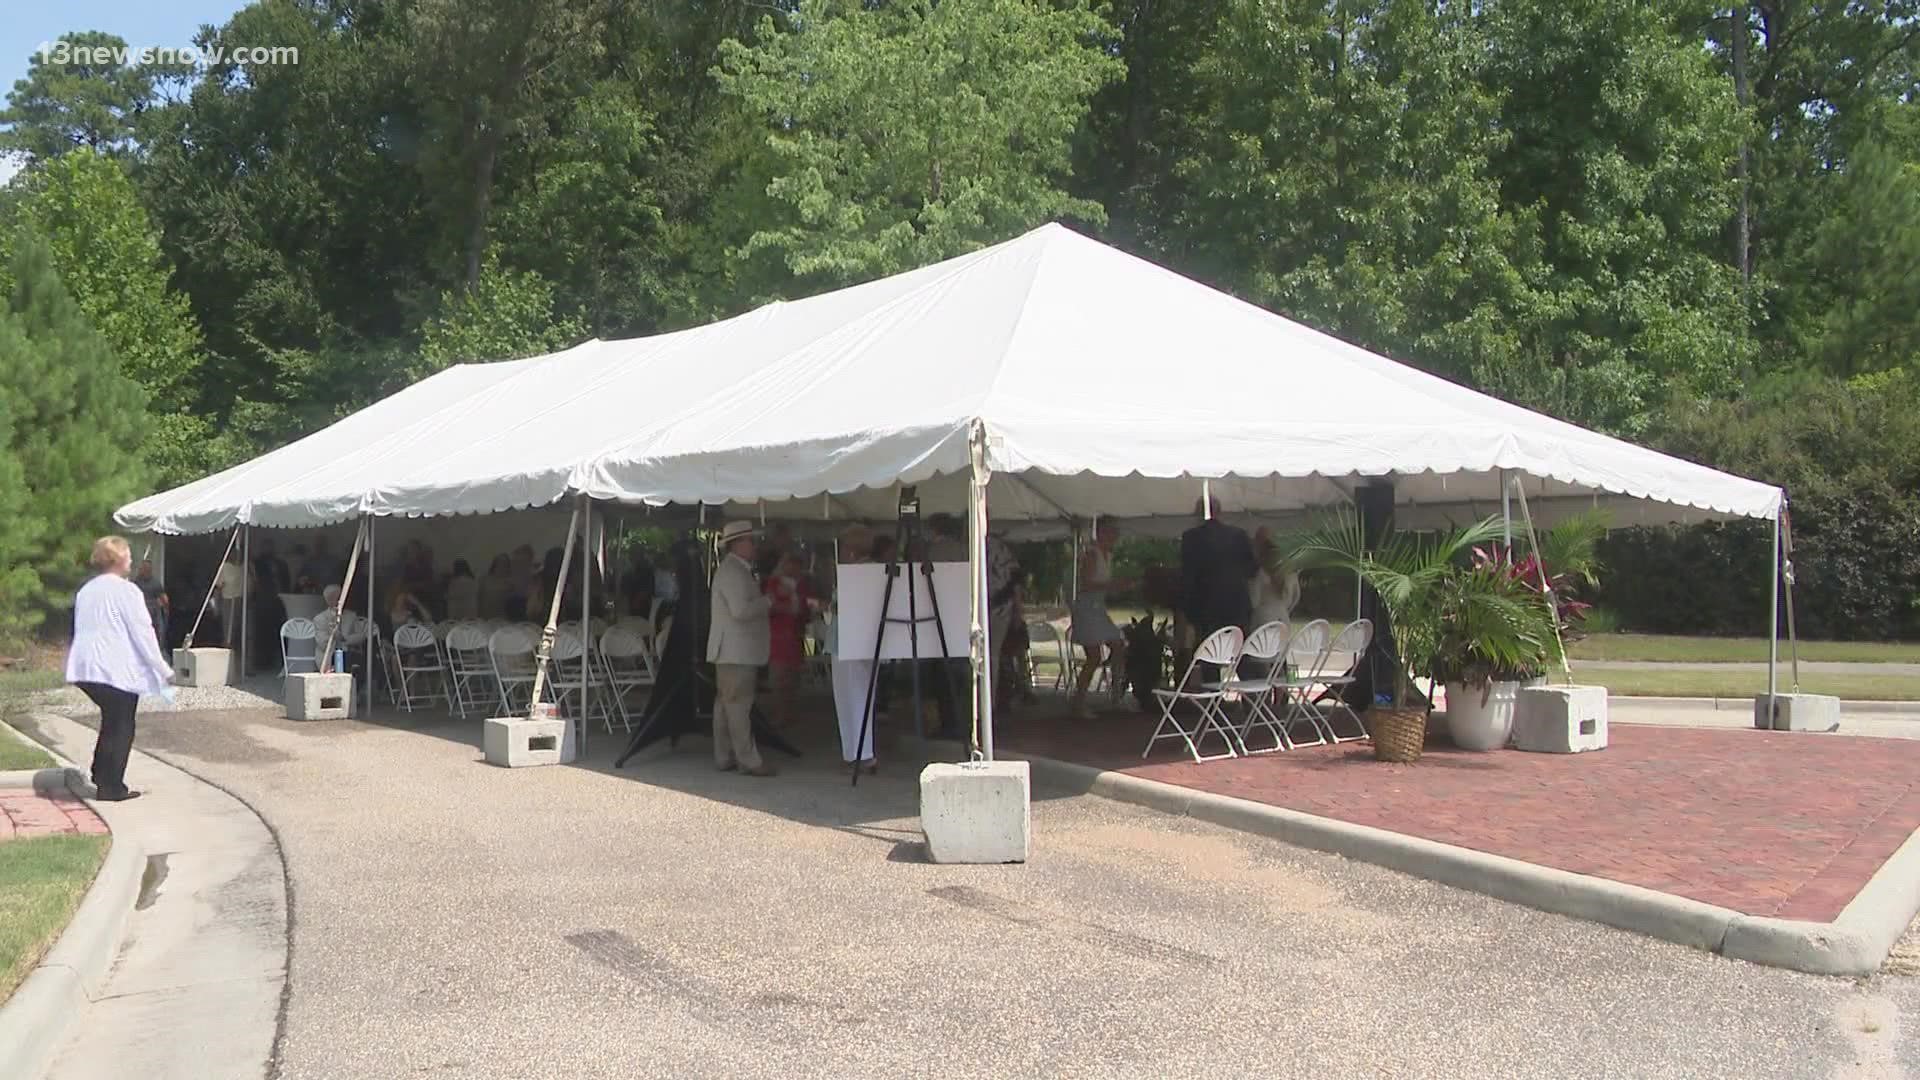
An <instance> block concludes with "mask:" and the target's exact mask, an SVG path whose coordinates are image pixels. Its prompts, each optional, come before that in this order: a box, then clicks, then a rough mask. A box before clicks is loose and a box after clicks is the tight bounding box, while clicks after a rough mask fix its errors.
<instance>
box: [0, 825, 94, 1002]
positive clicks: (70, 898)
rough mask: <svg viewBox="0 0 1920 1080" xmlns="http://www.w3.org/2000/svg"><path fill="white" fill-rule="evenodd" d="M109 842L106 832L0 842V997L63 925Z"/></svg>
mask: <svg viewBox="0 0 1920 1080" xmlns="http://www.w3.org/2000/svg"><path fill="white" fill-rule="evenodd" d="M108 842H109V841H108V838H107V837H105V836H30V837H25V838H22V839H17V840H8V841H5V842H4V843H0V1001H5V1000H6V999H7V998H8V997H10V996H12V994H13V991H14V988H15V987H17V986H19V985H20V983H21V981H22V980H24V979H25V978H26V977H27V975H28V973H29V972H31V971H32V970H33V968H34V965H35V964H38V963H39V962H40V958H41V957H42V956H45V955H46V952H47V949H48V947H49V946H51V945H52V944H53V942H54V939H56V938H58V937H59V936H60V931H61V930H63V929H65V928H66V925H67V920H68V919H71V918H72V917H73V909H74V908H76V907H78V906H79V905H80V898H81V897H82V896H85V895H86V893H87V886H88V885H90V884H92V883H93V875H94V874H95V872H97V871H98V870H99V869H100V860H102V859H104V858H105V857H106V854H107V844H108Z"/></svg>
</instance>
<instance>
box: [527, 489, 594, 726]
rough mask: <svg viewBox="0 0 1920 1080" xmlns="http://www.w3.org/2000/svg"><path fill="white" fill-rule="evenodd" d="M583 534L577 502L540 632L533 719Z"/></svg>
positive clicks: (529, 708)
mask: <svg viewBox="0 0 1920 1080" xmlns="http://www.w3.org/2000/svg"><path fill="white" fill-rule="evenodd" d="M582 498H585V496H582ZM579 534H580V504H579V503H575V504H574V505H573V516H571V517H569V518H568V519H567V546H566V547H564V548H561V549H560V573H559V575H558V576H557V577H556V578H555V579H554V582H553V596H551V597H549V598H548V600H547V624H546V625H545V626H544V627H542V628H541V629H540V647H539V649H538V650H537V651H536V652H535V653H534V654H533V694H532V695H531V696H530V697H528V699H527V701H528V705H527V719H529V720H531V719H533V718H534V712H535V710H536V709H538V708H539V707H540V693H541V691H543V690H545V689H546V686H547V665H548V664H549V663H551V662H552V660H553V632H554V628H555V627H556V626H558V625H559V623H560V596H561V594H562V593H564V592H566V591H567V590H566V584H567V571H568V570H570V569H572V565H571V564H572V562H573V540H574V537H576V536H578V535H579ZM582 696H583V697H584V695H582ZM583 726H584V725H583Z"/></svg>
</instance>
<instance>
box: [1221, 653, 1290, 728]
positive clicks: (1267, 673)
mask: <svg viewBox="0 0 1920 1080" xmlns="http://www.w3.org/2000/svg"><path fill="white" fill-rule="evenodd" d="M1292 634H1293V630H1292V628H1291V627H1289V626H1288V625H1287V624H1286V623H1284V622H1280V621H1277V620H1276V621H1274V622H1270V623H1266V624H1265V625H1262V626H1259V627H1256V628H1255V629H1254V631H1253V633H1251V634H1248V635H1247V640H1246V643H1245V644H1244V645H1242V646H1241V647H1240V663H1239V665H1238V668H1239V669H1240V670H1245V669H1247V668H1249V667H1255V666H1257V667H1260V668H1261V669H1262V670H1261V673H1260V674H1257V675H1256V674H1249V675H1240V674H1233V675H1230V676H1229V677H1228V678H1227V680H1226V681H1225V683H1224V684H1223V687H1222V688H1223V689H1225V690H1226V691H1227V693H1228V694H1229V695H1238V696H1239V697H1240V699H1241V700H1242V701H1244V702H1246V706H1247V715H1246V719H1245V720H1243V721H1242V722H1241V724H1240V728H1239V730H1238V731H1237V732H1236V733H1235V737H1236V738H1238V739H1239V740H1240V750H1241V752H1242V753H1246V754H1269V753H1272V752H1274V751H1275V750H1291V749H1293V744H1292V743H1291V742H1289V741H1288V740H1287V728H1286V725H1285V724H1284V723H1282V722H1281V720H1280V717H1279V714H1277V713H1275V712H1274V711H1273V703H1274V701H1275V699H1276V698H1277V697H1280V696H1282V695H1283V694H1284V691H1283V690H1282V688H1281V681H1282V673H1283V665H1284V663H1285V661H1286V656H1287V639H1288V638H1290V637H1291V636H1292ZM1256 727H1263V728H1266V729H1267V733H1268V734H1270V735H1272V736H1273V745H1272V746H1262V747H1261V748H1260V749H1258V750H1255V749H1254V748H1253V746H1252V744H1251V743H1249V742H1248V741H1247V736H1248V735H1250V734H1252V732H1253V729H1254V728H1256Z"/></svg>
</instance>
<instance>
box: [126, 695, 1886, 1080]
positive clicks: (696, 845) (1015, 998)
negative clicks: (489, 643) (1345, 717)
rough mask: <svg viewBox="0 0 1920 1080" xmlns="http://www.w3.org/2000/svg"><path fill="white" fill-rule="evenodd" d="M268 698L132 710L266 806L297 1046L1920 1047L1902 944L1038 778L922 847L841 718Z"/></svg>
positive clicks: (165, 742)
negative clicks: (1820, 947) (1275, 831)
mask: <svg viewBox="0 0 1920 1080" xmlns="http://www.w3.org/2000/svg"><path fill="white" fill-rule="evenodd" d="M277 717H278V713H277V712H266V711H253V712H245V711H225V712H178V713H173V714H160V715H153V716H143V717H142V721H141V727H140V738H139V744H140V746H141V747H142V748H143V749H146V750H148V751H150V752H153V753H156V754H159V755H160V756H162V757H165V758H167V759H168V760H170V761H173V762H175V763H177V764H179V765H181V766H182V767H185V768H187V769H189V770H190V771H193V772H195V773H198V774H200V775H202V776H203V777H205V778H207V779H209V780H211V781H213V782H215V783H217V784H219V785H221V786H223V787H226V788H227V789H229V790H231V791H232V792H233V793H235V794H236V795H238V796H240V797H241V798H243V799H245V800H247V801H248V802H250V803H251V804H252V805H253V806H254V807H255V808H256V809H258V810H259V812H260V813H261V814H262V816H263V817H264V818H265V819H266V820H267V822H268V823H269V824H270V825H272V826H273V827H274V828H275V830H276V831H277V834H278V836H279V839H280V842H281V843H282V845H283V847H284V849H285V852H286V855H287V860H288V865H289V869H290V873H291V878H292V886H293V892H292V908H293V923H294V926H293V960H292V968H291V972H292V975H291V994H290V996H289V1000H288V1010H287V1015H286V1017H285V1020H284V1023H285V1031H284V1037H283V1039H282V1042H281V1045H280V1048H279V1063H278V1064H279V1073H278V1075H279V1076H281V1077H285V1078H289V1080H292V1078H321V1077H326V1078H333V1077H338V1078H343V1080H345V1078H354V1080H364V1078H376V1077H403V1076H406V1077H413V1076H449V1077H479V1078H491V1077H502V1078H505V1077H620V1078H627V1077H636V1076H673V1077H708V1076H711V1077H767V1078H774V1077H778V1078H791V1077H805V1076H836V1077H839V1076H889V1077H891V1076H938V1077H941V1078H943V1080H947V1078H960V1077H996V1078H1000V1077H1025V1076H1046V1077H1109V1076H1112V1077H1121V1076H1126V1077H1132V1076H1138V1077H1156V1078H1158V1077H1205V1078H1208V1080H1222V1078H1227V1077H1241V1076H1271V1077H1280V1076H1312V1077H1316V1078H1340V1077H1361V1076H1366V1077H1378V1076H1405V1077H1488V1076H1499V1077H1503V1078H1504V1077H1535V1076H1540V1077H1545V1076H1565V1077H1636V1078H1640V1077H1668V1076H1671V1077H1859V1078H1890V1077H1898V1076H1902V1075H1906V1073H1904V1072H1903V1071H1902V1070H1903V1069H1909V1070H1914V1071H1915V1072H1917V1073H1920V1065H1916V1064H1915V1063H1916V1062H1920V947H1916V946H1915V945H1914V944H1913V943H1909V945H1908V946H1907V947H1905V948H1904V949H1903V951H1902V952H1901V953H1900V954H1898V955H1896V957H1895V960H1894V961H1893V962H1892V963H1891V964H1890V968H1889V973H1887V974H1883V975H1881V976H1878V977H1876V978H1873V979H1868V980H1860V981H1849V980H1836V979H1824V978H1819V977H1815V976H1808V975H1800V974H1795V973H1791V972H1786V971H1779V970H1773V969H1767V968H1760V967H1754V966H1751V965H1747V964H1743V963H1739V962H1735V961H1728V960H1723V959H1721V958H1718V957H1714V956H1710V955H1707V954H1703V953H1698V952H1694V951H1691V950H1688V949H1685V948H1682V947H1679V946H1675V945H1669V944H1665V943H1662V942H1657V941H1653V940H1649V939H1645V938H1641V937H1639V936H1636V935H1633V934H1629V933H1625V932H1622V931H1616V930H1611V929H1607V928H1604V927H1601V926H1597V925H1594V924H1590V923H1584V922H1580V921H1577V920H1573V919H1568V918H1563V917H1559V916H1553V915H1547V914H1543V913H1539V912H1535V911H1531V910H1528V909H1524V908H1519V907H1514V906H1510V905H1506V904H1502V903H1500V902H1497V901H1494V900H1490V899H1487V898H1484V897H1480V896H1476V895H1473V894H1469V893H1464V892H1458V891H1455V890H1452V889H1448V888H1444V887H1441V886H1437V885H1433V884H1430V883H1427V882H1423V881H1418V880H1415V879H1412V878H1408V877H1404V876H1402V875H1399V874H1395V873H1392V872H1390V871H1387V870H1383V869H1380V868H1377V867H1372V866H1367V865H1362V864H1356V863H1351V862H1347V861H1345V860H1343V859H1340V858H1337V857H1334V856H1328V855H1322V854H1318V853H1314V852H1307V851H1302V850H1299V849H1295V848H1291V847H1288V846H1286V845H1284V844H1280V843H1277V842H1274V841H1269V840H1264V839H1261V838H1256V837H1251V836H1246V835H1243V834H1239V833H1235V832H1232V831H1229V830H1225V829H1220V828H1215V827H1212V826H1206V825H1202V824H1199V823H1196V822H1192V821H1189V820H1185V819H1179V818H1174V817H1170V816H1167V815H1163V814H1159V813H1155V812H1152V811H1148V810H1144V809H1140V808H1136V807H1130V806H1125V805H1121V804H1117V803H1112V802H1108V801H1105V800H1102V799H1099V798H1095V797H1091V796H1074V797H1065V796H1063V795H1061V793H1058V792H1053V791H1049V790H1047V789H1046V788H1045V787H1044V786H1043V787H1042V788H1041V789H1039V790H1038V791H1036V794H1035V802H1034V806H1033V827H1034V835H1035V842H1034V855H1033V861H1032V862H1031V863H1029V864H1027V865H1025V866H1019V867H941V866H933V865H929V864H927V863H925V862H923V861H922V858H921V854H920V849H919V844H918V831H917V822H916V820H915V818H914V814H915V808H916V804H917V784H916V779H915V778H916V776H917V767H916V766H915V764H914V763H911V762H906V761H902V760H900V759H899V758H898V757H895V758H893V759H891V760H888V759H886V757H885V751H884V749H883V772H882V774H881V775H880V776H879V777H877V778H874V779H871V780H863V781H862V783H861V785H860V787H859V788H858V789H857V790H850V789H849V788H848V787H847V784H846V781H845V778H844V777H843V776H842V775H840V774H839V773H838V771H837V770H833V769H830V768H829V767H828V766H829V763H830V759H832V758H834V757H836V756H837V755H834V754H833V753H831V751H827V750H815V751H812V752H810V753H809V755H808V758H807V759H806V760H804V761H802V762H798V763H794V762H787V761H784V760H781V761H780V764H781V765H782V767H783V769H784V771H783V772H782V774H781V775H780V776H779V777H778V778H775V779H772V780H754V779H750V778H746V777H741V776H738V775H734V774H718V773H715V772H714V771H713V769H712V766H711V763H710V760H709V757H708V749H707V743H706V741H705V740H703V739H702V740H692V741H690V742H689V743H688V744H687V745H686V746H684V747H682V748H681V749H680V750H679V751H678V752H669V751H668V750H667V749H666V748H665V747H664V746H661V747H656V748H654V749H652V750H650V751H648V752H647V753H645V754H643V755H642V756H641V757H640V758H639V759H637V761H636V762H635V763H634V764H633V765H631V766H630V767H629V769H627V770H626V771H624V772H622V773H617V774H616V773H613V772H612V771H611V770H610V769H609V768H608V767H607V765H606V764H605V761H604V759H601V760H600V761H599V763H598V764H592V765H589V766H587V767H574V768H545V769H526V770H506V769H498V768H493V767H490V766H487V765H485V764H484V763H482V762H481V761H480V755H479V753H478V751H477V750H476V748H475V743H476V742H477V735H478V724H477V722H467V723H463V724H455V723H445V722H427V721H423V720H412V719H396V720H390V721H385V722H382V723H374V724H368V723H362V722H357V721H349V722H338V723H327V724H306V725H295V724H292V723H289V722H287V721H285V720H282V719H278V718H277ZM611 741H612V740H610V739H608V738H607V737H605V736H601V737H600V738H599V739H598V741H597V743H596V751H597V753H604V752H606V751H609V750H610V749H612V748H611V747H610V746H609V745H608V744H609V743H610V742H611ZM133 779H134V780H135V782H136V784H137V783H138V778H137V777H134V778H133Z"/></svg>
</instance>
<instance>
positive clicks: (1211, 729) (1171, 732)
mask: <svg viewBox="0 0 1920 1080" xmlns="http://www.w3.org/2000/svg"><path fill="white" fill-rule="evenodd" d="M1245 642H1246V635H1245V632H1244V631H1242V630H1241V629H1240V628H1239V627H1237V626H1223V627H1221V628H1220V629H1218V630H1215V631H1214V632H1213V633H1211V634H1208V635H1207V640H1205V641H1203V642H1201V643H1200V648H1199V649H1197V650H1195V652H1194V654H1193V660H1192V661H1190V662H1189V663H1188V664H1187V672H1186V675H1185V677H1183V678H1182V679H1181V680H1180V682H1178V683H1177V684H1175V686H1174V688H1173V689H1171V690H1155V691H1154V692H1153V696H1154V698H1155V699H1156V700H1158V701H1159V702H1160V723H1159V724H1158V725H1156V726H1155V727H1154V729H1153V737H1152V738H1150V739H1148V740H1147V748H1146V749H1145V750H1142V751H1140V756H1141V757H1146V756H1147V755H1148V754H1151V753H1153V744H1154V743H1157V742H1159V741H1160V740H1161V739H1179V740H1180V741H1181V742H1183V743H1185V744H1186V746H1187V752H1188V753H1190V754H1192V755H1193V760H1195V761H1217V760H1219V759H1220V758H1230V757H1238V756H1239V752H1238V751H1235V749H1234V745H1235V743H1236V742H1237V736H1236V733H1235V731H1234V729H1233V727H1232V725H1231V724H1229V723H1228V722H1227V717H1226V714H1225V711H1224V705H1225V702H1226V695H1227V691H1226V689H1225V688H1224V685H1223V684H1222V683H1215V684H1214V685H1213V686H1206V685H1203V684H1202V682H1201V676H1202V673H1203V671H1204V669H1203V668H1202V667H1201V666H1200V665H1202V664H1212V665H1214V666H1216V667H1218V668H1219V669H1220V670H1221V671H1222V672H1224V673H1228V674H1231V672H1232V671H1233V669H1234V665H1235V664H1236V663H1238V662H1239V660H1240V649H1241V646H1242V645H1244V644H1245ZM1183 703H1184V704H1191V705H1193V706H1194V707H1195V708H1196V709H1197V710H1198V713H1199V715H1198V716H1197V717H1196V718H1195V719H1194V722H1193V725H1192V726H1191V727H1187V726H1183V725H1182V724H1181V723H1180V720H1179V718H1178V717H1177V716H1176V715H1175V714H1176V711H1177V710H1178V708H1179V706H1180V705H1182V704H1183ZM1209 733H1212V734H1216V735H1219V736H1220V741H1221V742H1224V743H1226V745H1227V750H1226V753H1224V754H1202V753H1201V752H1200V744H1201V743H1203V742H1205V741H1206V738H1207V735H1208V734H1209ZM1242 750H1244V747H1243V748H1242Z"/></svg>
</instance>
